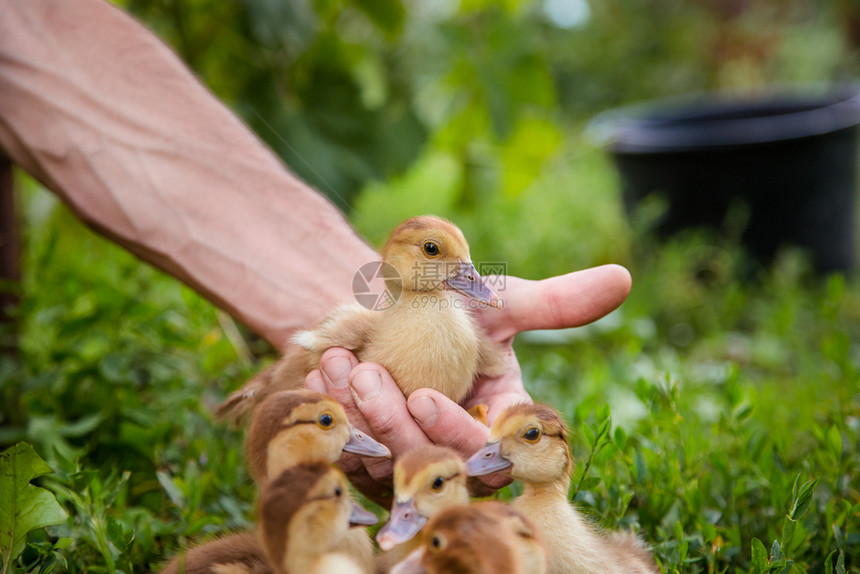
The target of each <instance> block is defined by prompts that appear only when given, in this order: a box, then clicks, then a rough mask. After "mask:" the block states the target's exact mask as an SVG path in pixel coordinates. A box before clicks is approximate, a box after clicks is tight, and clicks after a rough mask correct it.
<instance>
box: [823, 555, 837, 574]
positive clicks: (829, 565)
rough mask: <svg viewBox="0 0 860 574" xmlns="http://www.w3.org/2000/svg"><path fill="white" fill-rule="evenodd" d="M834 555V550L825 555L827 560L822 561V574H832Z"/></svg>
mask: <svg viewBox="0 0 860 574" xmlns="http://www.w3.org/2000/svg"><path fill="white" fill-rule="evenodd" d="M834 554H836V550H834V551H833V552H831V553H830V554H828V555H827V559H826V560H825V561H824V574H833V555H834Z"/></svg>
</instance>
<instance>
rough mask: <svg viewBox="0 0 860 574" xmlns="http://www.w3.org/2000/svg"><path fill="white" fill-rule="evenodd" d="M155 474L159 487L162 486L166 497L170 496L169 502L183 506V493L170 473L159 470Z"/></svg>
mask: <svg viewBox="0 0 860 574" xmlns="http://www.w3.org/2000/svg"><path fill="white" fill-rule="evenodd" d="M155 476H156V478H158V482H159V483H160V484H161V487H162V488H164V491H165V492H166V493H167V497H168V498H170V502H172V503H173V504H175V505H176V506H177V507H179V508H184V507H185V495H184V494H183V493H182V490H180V488H179V487H178V486H177V485H176V482H175V481H174V480H173V479H172V478H171V477H170V475H169V474H167V473H166V472H165V471H163V470H159V471H158V472H156V473H155Z"/></svg>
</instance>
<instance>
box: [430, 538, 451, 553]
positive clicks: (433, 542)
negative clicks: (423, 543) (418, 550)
mask: <svg viewBox="0 0 860 574" xmlns="http://www.w3.org/2000/svg"><path fill="white" fill-rule="evenodd" d="M447 545H448V541H447V540H445V537H444V536H442V535H441V534H436V535H435V536H433V538H431V539H430V549H431V550H433V551H435V552H438V551H440V550H444V549H445V547H446V546H447Z"/></svg>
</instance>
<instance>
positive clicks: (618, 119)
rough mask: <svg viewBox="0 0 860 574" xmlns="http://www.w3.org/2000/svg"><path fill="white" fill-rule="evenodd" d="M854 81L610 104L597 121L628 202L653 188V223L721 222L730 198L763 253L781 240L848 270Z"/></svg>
mask: <svg viewBox="0 0 860 574" xmlns="http://www.w3.org/2000/svg"><path fill="white" fill-rule="evenodd" d="M858 123H860V98H858V91H857V89H856V88H855V87H852V88H850V89H840V90H838V91H835V92H831V93H828V94H826V95H818V96H780V97H775V98H768V99H757V100H754V99H747V100H728V99H716V98H704V99H700V100H697V101H686V102H684V103H678V102H675V103H670V102H663V103H659V104H650V105H647V106H640V107H637V108H627V109H625V110H620V111H614V112H609V113H607V114H604V115H603V116H601V117H600V118H598V119H597V121H596V122H595V124H594V126H595V127H596V128H597V130H598V133H600V134H601V136H602V137H603V138H606V139H608V142H609V147H610V150H611V152H612V155H613V158H614V160H615V163H616V165H617V167H618V170H619V173H620V175H621V184H622V188H623V197H624V203H625V206H626V207H627V209H628V211H629V210H632V209H633V207H634V206H635V205H636V204H637V203H638V202H639V201H640V200H642V199H643V198H645V197H646V196H648V195H649V194H651V193H653V192H661V193H663V194H665V196H666V198H667V200H668V210H667V212H666V213H665V215H664V217H663V219H662V220H661V221H659V222H658V226H659V230H660V231H661V232H664V233H673V232H676V231H678V230H680V229H683V228H687V227H691V226H709V227H716V228H719V227H720V225H721V224H722V223H723V220H724V217H725V215H726V212H727V209H728V207H729V205H730V204H732V203H733V202H735V201H737V200H741V201H743V202H745V203H746V204H747V205H748V207H749V214H750V216H749V221H748V225H747V227H746V230H745V232H744V235H743V238H742V240H743V243H744V244H745V245H746V246H747V247H748V249H749V251H750V252H751V253H752V254H753V255H754V256H756V257H757V258H758V259H760V260H761V261H763V262H768V261H770V260H771V259H772V257H773V255H774V254H775V253H776V250H777V249H778V248H779V247H780V246H781V245H784V244H790V245H796V246H800V247H803V248H806V249H808V250H809V251H810V252H811V255H812V257H813V259H814V262H815V264H816V267H817V268H818V269H819V270H821V271H831V270H841V271H848V270H850V269H853V267H854V263H855V256H854V201H855V199H854V198H855V194H856V189H857V176H856V173H857V170H856V157H857V137H856V136H857V133H856V132H857V124H858Z"/></svg>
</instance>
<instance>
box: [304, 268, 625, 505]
mask: <svg viewBox="0 0 860 574" xmlns="http://www.w3.org/2000/svg"><path fill="white" fill-rule="evenodd" d="M505 283H506V287H505V290H504V291H500V293H499V294H500V295H501V297H502V299H503V300H504V302H505V304H504V307H503V309H501V310H497V309H492V308H488V309H484V310H481V311H480V312H479V314H478V316H477V320H478V322H479V323H480V324H481V325H482V327H483V328H484V329H485V330H486V331H487V333H488V334H489V336H490V338H491V339H492V340H493V341H495V342H497V343H499V344H500V345H502V348H503V349H505V351H506V352H507V353H508V361H509V365H510V366H511V369H510V370H509V371H507V372H506V373H505V374H504V375H502V376H501V377H495V378H487V377H479V378H478V379H477V380H476V381H475V386H474V389H473V391H472V393H471V395H470V396H469V397H468V398H467V399H466V400H465V401H464V402H463V405H462V406H461V405H457V404H456V403H454V402H453V401H451V400H450V399H448V398H447V397H445V396H444V395H442V394H441V393H438V392H436V391H433V390H431V389H420V390H418V391H415V392H414V393H412V395H410V396H409V397H408V398H404V397H403V394H402V392H401V391H400V388H399V387H398V386H397V385H396V383H395V382H394V381H393V379H392V378H391V376H390V375H389V374H388V372H387V371H386V370H385V369H384V368H383V367H381V366H380V365H376V364H374V363H362V364H360V363H359V362H358V360H357V359H356V358H355V356H354V355H352V354H351V353H350V352H349V351H347V350H345V349H330V350H329V351H327V352H326V354H325V355H323V360H322V361H321V363H320V367H321V368H320V369H319V370H317V371H314V372H312V373H311V374H310V375H308V378H307V380H306V382H305V385H306V387H308V388H310V389H312V390H317V391H320V392H324V393H326V394H329V395H331V396H333V397H335V398H336V399H337V400H338V401H340V402H341V403H342V404H343V405H344V408H346V410H347V412H348V415H349V417H350V420H351V421H352V422H353V424H355V425H356V426H358V427H359V428H361V429H362V430H364V431H365V432H368V433H370V434H371V435H373V436H374V437H375V438H376V439H377V440H379V441H380V442H382V443H384V444H385V445H386V446H388V448H389V449H391V451H392V453H393V454H394V457H395V458H396V457H397V455H398V454H403V453H405V452H406V451H408V450H410V449H411V448H414V447H415V446H418V445H420V444H426V443H429V442H433V443H436V444H441V445H445V446H450V447H451V448H454V449H455V450H457V451H458V452H460V453H461V454H462V455H464V456H468V455H471V454H472V453H474V452H475V451H477V450H478V449H479V448H480V447H482V446H483V445H484V443H485V442H486V441H487V438H488V436H489V429H488V428H487V427H486V426H484V425H483V424H481V423H479V422H477V421H476V420H475V419H473V418H472V417H471V416H470V415H469V414H468V413H467V412H466V410H464V408H463V407H466V408H468V407H471V406H473V405H476V404H479V403H483V404H486V405H487V406H488V407H489V413H488V419H489V421H490V422H492V420H493V419H495V417H496V416H497V415H498V414H499V413H500V412H501V411H503V410H504V409H505V408H506V407H508V406H510V405H513V404H516V403H520V402H531V398H530V397H529V395H528V393H527V392H526V390H525V387H524V385H523V380H522V373H521V372H520V370H519V365H518V364H517V362H516V357H515V356H514V353H513V348H512V347H511V344H512V343H513V337H514V335H516V334H517V333H519V332H521V331H528V330H533V329H560V328H566V327H577V326H580V325H585V324H587V323H591V322H592V321H595V320H597V319H599V318H600V317H602V316H604V315H606V314H607V313H609V312H610V311H612V310H613V309H615V308H617V307H618V306H619V305H621V303H622V302H623V301H624V299H625V298H626V297H627V295H628V293H629V292H630V287H631V278H630V273H629V272H628V271H627V270H626V269H625V268H623V267H621V266H618V265H604V266H601V267H595V268H592V269H585V270H582V271H576V272H573V273H568V274H566V275H562V276H559V277H552V278H549V279H544V280H542V281H528V280H525V279H520V278H517V277H507V278H506V282H505ZM494 284H495V283H494ZM368 390H369V391H370V392H369V393H368V392H367V391H368ZM341 465H342V467H343V468H344V470H345V471H347V472H348V473H349V475H350V480H352V481H353V483H354V484H356V486H357V487H358V488H359V489H360V490H362V492H364V493H365V494H367V495H369V496H371V497H372V498H374V499H375V500H377V501H378V502H381V503H383V504H386V503H387V502H386V501H387V500H390V499H387V496H389V495H390V484H391V472H392V465H391V461H388V460H382V459H359V458H358V457H349V456H346V457H344V458H343V459H342V460H341ZM485 482H486V484H487V485H488V486H490V487H499V486H502V485H503V484H504V480H503V479H502V478H501V477H499V476H492V477H490V478H488V480H487V481H485Z"/></svg>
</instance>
